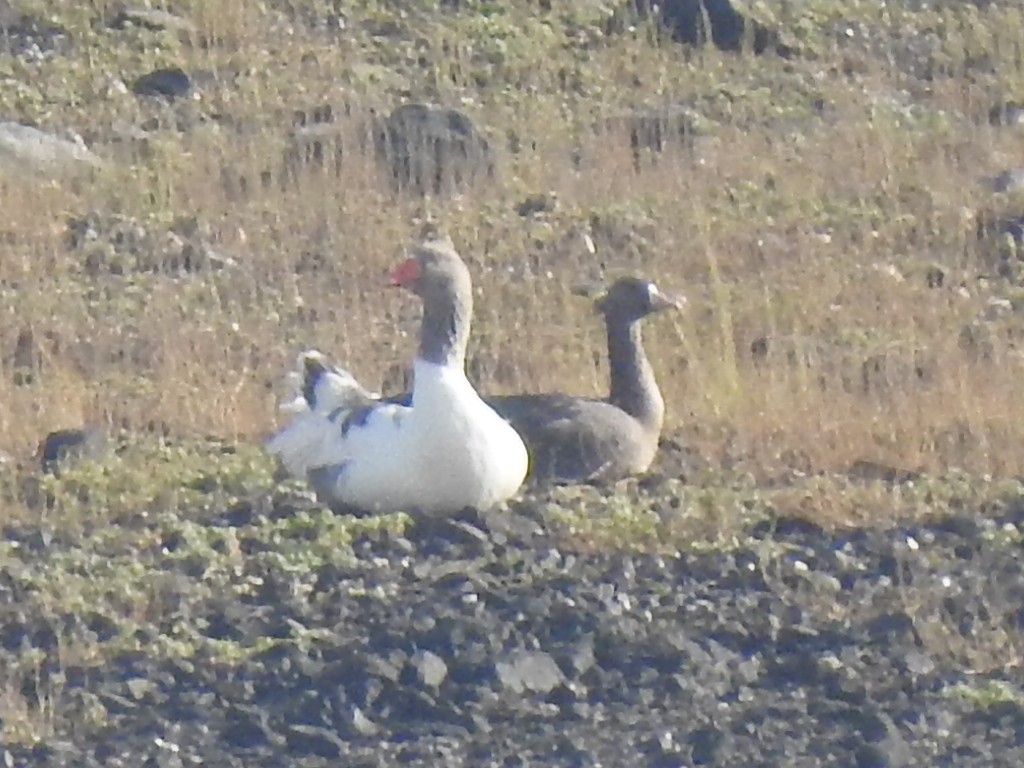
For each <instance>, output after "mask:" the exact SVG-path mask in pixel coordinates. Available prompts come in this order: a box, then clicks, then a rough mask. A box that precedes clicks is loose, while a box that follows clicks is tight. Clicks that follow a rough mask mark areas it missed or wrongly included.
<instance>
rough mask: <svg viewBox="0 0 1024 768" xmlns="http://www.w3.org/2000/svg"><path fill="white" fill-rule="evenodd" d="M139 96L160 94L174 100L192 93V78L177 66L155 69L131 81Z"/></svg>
mask: <svg viewBox="0 0 1024 768" xmlns="http://www.w3.org/2000/svg"><path fill="white" fill-rule="evenodd" d="M132 91H133V92H134V93H135V94H137V95H139V96H161V97H163V98H166V99H169V100H172V101H173V100H174V99H177V98H179V97H182V96H188V95H189V94H190V93H192V79H191V78H190V77H189V76H188V75H187V74H185V71H184V70H182V69H180V68H178V67H170V68H165V69H156V70H153V71H152V72H150V73H148V74H145V75H143V76H142V77H140V78H139V79H138V80H136V81H135V82H134V83H132Z"/></svg>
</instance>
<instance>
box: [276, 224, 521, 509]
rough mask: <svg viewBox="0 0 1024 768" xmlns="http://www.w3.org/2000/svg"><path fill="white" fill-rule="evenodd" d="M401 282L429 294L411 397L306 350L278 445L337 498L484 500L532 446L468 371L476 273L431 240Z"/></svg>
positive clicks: (512, 475)
mask: <svg viewBox="0 0 1024 768" xmlns="http://www.w3.org/2000/svg"><path fill="white" fill-rule="evenodd" d="M390 282H391V285H395V286H401V287H404V288H406V289H408V290H409V291H411V292H412V293H414V294H416V295H417V296H419V297H420V298H421V299H422V300H423V322H422V327H421V329H420V344H419V353H418V354H417V356H416V360H415V363H414V367H413V371H414V380H413V391H412V402H411V404H410V405H408V406H406V405H399V404H396V403H388V402H382V401H381V400H380V399H379V397H378V396H377V395H376V394H373V393H371V392H369V391H367V390H366V389H364V388H363V387H362V386H360V385H359V383H358V382H357V381H356V380H355V379H354V378H353V377H352V376H351V375H350V374H349V373H347V372H346V371H343V370H340V369H338V368H333V367H331V366H329V365H327V364H326V362H325V359H324V357H323V355H321V354H320V353H319V352H313V351H309V352H304V353H302V354H301V355H300V356H299V363H300V371H299V372H298V373H297V375H296V378H297V382H296V383H297V384H298V386H299V395H298V396H297V397H296V399H295V401H294V402H292V403H289V404H287V405H285V406H282V409H283V410H289V411H291V412H293V413H294V414H295V415H294V417H293V420H292V422H291V423H290V424H289V425H288V426H286V427H285V428H284V429H283V430H281V431H280V432H279V433H277V434H276V435H274V437H272V438H271V439H270V441H269V443H268V445H267V448H268V450H269V451H270V452H271V453H273V454H275V455H277V456H279V457H280V459H281V461H282V463H283V464H284V466H285V468H286V469H287V470H288V471H289V472H290V473H291V474H292V475H294V476H296V477H304V478H307V479H308V481H309V483H310V485H311V486H312V487H313V489H314V490H315V491H316V493H317V495H318V497H319V498H320V499H321V500H322V501H323V502H324V503H327V504H330V505H332V506H338V505H340V506H344V507H354V508H357V509H360V510H365V511H371V512H392V511H399V510H406V511H419V512H422V513H427V514H444V513H454V512H458V511H460V510H462V509H464V508H466V507H472V508H474V509H478V510H480V509H486V508H488V507H491V506H493V505H495V504H497V503H499V502H501V501H504V500H505V499H507V498H509V497H510V496H512V495H513V494H514V493H515V492H516V491H517V490H518V489H519V486H520V485H522V482H523V479H524V478H525V477H526V470H527V463H528V458H527V453H526V447H525V445H524V444H523V441H522V439H521V438H520V437H519V435H518V433H516V431H515V430H514V429H513V428H512V427H511V426H509V424H508V423H507V422H506V421H505V420H504V419H502V418H501V417H500V416H498V414H497V413H495V412H494V411H493V410H492V409H491V408H490V407H489V406H488V405H486V404H485V403H484V402H483V400H481V399H480V397H479V395H477V393H476V391H475V390H474V389H473V386H472V385H471V384H470V383H469V381H468V379H467V378H466V373H465V367H466V345H467V342H468V339H469V328H470V319H471V316H472V313H473V291H472V284H471V282H470V276H469V270H468V269H466V265H465V264H464V263H463V261H462V259H461V258H459V255H458V254H457V253H456V252H455V249H454V247H453V246H452V244H451V241H449V240H447V239H444V240H429V241H427V242H425V243H423V244H421V245H420V246H418V247H416V248H414V249H413V251H412V253H411V255H410V258H408V259H407V260H406V261H404V262H403V263H402V264H400V265H399V266H397V267H396V268H395V269H394V270H393V271H392V272H391V276H390Z"/></svg>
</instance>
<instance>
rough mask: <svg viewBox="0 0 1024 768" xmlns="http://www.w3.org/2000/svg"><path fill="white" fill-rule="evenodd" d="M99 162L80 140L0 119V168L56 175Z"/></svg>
mask: <svg viewBox="0 0 1024 768" xmlns="http://www.w3.org/2000/svg"><path fill="white" fill-rule="evenodd" d="M102 164H103V163H102V161H101V160H100V158H99V157H97V156H96V155H95V154H93V153H92V152H91V151H90V150H89V148H88V147H86V146H85V143H84V142H82V141H81V140H78V141H69V140H68V139H62V138H60V137H59V136H55V135H53V134H52V133H47V132H45V131H41V130H39V129H38V128H33V127H32V126H30V125H23V124H21V123H14V122H0V167H3V168H6V169H7V170H10V171H22V172H25V171H28V172H31V173H33V174H35V175H37V176H43V177H45V176H50V177H59V176H64V175H67V174H69V173H74V172H80V171H82V170H83V169H94V168H99V167H100V166H101V165H102Z"/></svg>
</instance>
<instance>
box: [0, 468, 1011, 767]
mask: <svg viewBox="0 0 1024 768" xmlns="http://www.w3.org/2000/svg"><path fill="white" fill-rule="evenodd" d="M660 482H667V481H665V480H663V479H658V478H655V479H653V480H651V481H648V483H649V484H650V485H651V486H652V487H656V486H657V485H658V483H660ZM300 506H301V505H300ZM1010 507H1012V505H1008V506H1007V507H1005V508H1000V509H999V510H996V511H992V512H991V513H990V514H988V515H987V516H984V517H982V516H977V515H975V514H968V515H964V516H952V517H947V518H943V519H939V520H933V521H931V522H930V523H928V524H927V525H915V526H913V527H900V528H891V529H889V530H871V531H854V532H846V533H839V534H831V533H828V532H826V531H824V530H822V529H820V528H818V527H817V526H815V525H813V524H809V523H807V522H803V521H798V520H785V519H783V520H778V519H776V520H764V519H763V520H761V521H760V522H758V523H754V524H752V525H751V527H750V528H749V530H747V531H746V532H745V533H744V535H743V536H742V537H741V538H742V541H736V542H735V543H734V545H733V546H730V547H728V548H726V549H718V548H715V549H714V550H713V551H712V550H711V549H708V551H693V552H686V553H679V554H674V555H671V556H669V555H663V556H653V555H638V554H624V553H618V554H610V553H597V554H594V553H587V552H584V551H581V548H579V547H577V548H575V549H576V551H572V549H571V548H570V547H569V546H567V544H566V541H567V539H566V537H565V536H564V535H561V536H557V537H556V536H555V535H553V534H552V533H551V531H550V530H549V527H548V526H546V525H545V520H544V514H543V512H542V510H543V509H545V501H544V500H543V498H541V497H535V498H534V497H530V498H526V499H524V500H523V501H521V502H518V503H517V504H516V505H515V506H514V507H513V508H512V509H511V510H509V511H506V512H502V513H495V514H492V515H489V516H487V517H486V518H480V517H476V516H467V517H465V518H463V519H459V520H456V521H453V522H451V523H447V522H446V523H434V524H426V523H424V524H420V525H417V526H413V527H411V528H410V529H408V530H407V531H406V532H405V533H404V534H401V533H387V532H380V533H377V534H368V535H366V536H363V537H362V538H360V539H359V540H357V541H356V542H355V544H354V546H353V547H352V552H351V554H352V556H351V557H347V558H341V559H338V560H336V561H334V562H332V563H329V564H324V565H321V566H318V567H316V568H314V569H312V570H311V571H309V572H308V574H304V575H301V576H300V575H297V574H298V569H296V570H294V572H293V574H292V575H289V569H288V568H282V567H270V566H269V565H268V563H270V562H271V561H270V560H268V559H267V557H269V556H271V555H273V554H274V553H275V550H276V549H279V548H280V546H279V545H275V544H274V542H272V541H268V540H266V538H265V537H264V536H262V535H256V534H255V533H254V532H255V531H256V530H257V527H258V526H259V525H260V524H264V523H266V522H267V521H268V520H273V519H280V520H286V519H289V518H294V517H295V516H296V515H298V514H300V510H298V509H297V508H296V506H295V505H294V504H291V503H288V502H284V501H282V500H281V498H275V499H271V498H267V499H258V500H253V501H251V502H245V503H240V504H237V505H235V506H234V507H233V508H232V509H231V510H230V511H229V512H227V513H225V514H221V515H214V516H213V517H212V518H208V519H207V521H206V524H207V525H208V526H209V529H210V530H224V529H226V528H228V527H231V528H232V529H233V531H234V532H235V536H236V540H237V548H238V555H239V558H240V559H239V563H240V564H239V566H238V568H237V569H236V571H235V573H234V574H233V576H232V577H231V579H232V582H233V583H234V585H235V586H236V587H237V586H238V584H240V583H243V582H244V583H247V584H248V585H249V588H248V589H245V590H241V591H239V590H237V589H235V590H217V589H211V590H208V591H207V592H205V593H203V596H202V597H201V599H200V598H197V597H196V593H194V592H188V589H187V588H186V587H185V586H183V585H184V583H185V582H189V583H191V581H203V580H204V579H206V578H207V575H208V570H209V564H208V563H204V562H203V561H202V559H201V558H193V557H189V558H184V559H182V560H181V561H175V562H176V564H175V565H174V566H173V567H171V566H168V567H167V570H166V572H165V573H164V574H163V577H164V579H165V581H164V582H161V584H162V586H161V588H160V589H161V593H160V594H159V595H157V596H154V600H155V601H157V602H158V603H159V605H160V607H161V610H160V611H158V612H157V613H156V614H155V615H158V616H159V617H160V619H159V620H155V621H152V622H150V623H148V624H147V623H146V622H145V621H141V622H140V625H139V626H140V629H139V630H138V631H137V632H136V635H135V637H134V640H135V641H136V642H135V643H134V644H133V645H132V647H126V648H124V649H122V650H119V651H116V652H114V651H111V652H109V653H107V654H106V655H105V658H104V660H103V662H102V663H97V662H96V661H95V660H90V659H88V658H76V657H75V654H74V652H73V650H72V649H71V646H70V644H69V643H68V642H67V641H66V640H64V641H61V640H60V639H59V638H66V637H68V636H77V635H76V633H79V634H81V633H83V632H86V633H91V634H89V635H88V636H89V637H92V638H94V639H98V640H99V641H103V640H104V639H105V638H106V637H108V636H112V635H113V634H114V633H115V630H114V627H113V624H112V623H111V621H110V620H108V619H107V618H106V617H105V615H104V613H103V611H102V610H95V611H92V612H90V611H84V612H83V613H81V614H80V615H76V616H65V617H64V618H63V619H62V620H61V623H60V627H59V628H58V627H57V626H56V625H55V624H54V622H52V621H45V620H42V619H39V618H37V617H35V616H32V615H27V614H26V612H25V610H24V609H23V608H22V609H21V610H19V609H18V607H17V606H18V605H19V604H20V605H22V606H24V605H27V604H29V602H30V601H29V600H28V598H29V597H30V596H28V595H26V594H25V592H24V587H23V586H22V585H21V584H20V583H19V571H18V568H19V567H20V565H19V561H17V560H8V561H7V562H6V563H5V564H4V565H3V566H0V591H2V592H4V593H7V597H8V598H9V600H8V608H6V609H4V610H3V611H2V612H0V616H3V621H2V622H0V649H2V656H3V657H4V658H5V659H6V660H7V662H8V663H9V664H13V663H14V661H15V660H16V659H22V660H24V658H26V654H27V653H28V652H29V651H30V650H31V649H34V650H35V652H36V653H38V655H39V658H40V659H41V661H40V663H39V666H38V667H37V671H36V673H35V674H33V675H26V676H23V677H22V678H20V685H21V691H20V693H21V694H22V695H23V696H24V697H25V699H26V700H28V701H40V702H44V703H45V702H47V701H49V702H50V703H51V704H52V705H53V711H54V715H53V718H52V721H51V727H52V736H51V737H50V738H46V739H44V740H43V741H42V742H41V743H39V744H38V745H36V746H35V747H33V748H29V747H26V746H24V745H22V746H13V745H9V746H7V747H6V748H5V749H6V751H5V753H4V758H5V760H6V762H5V763H3V764H4V765H8V766H111V767H113V766H132V767H133V768H134V767H135V766H140V765H147V766H184V765H211V766H212V765H216V766H236V765H237V766H242V765H244V766H274V767H275V768H277V767H278V766H281V765H290V766H328V765H329V766H336V765H346V766H371V765H395V764H403V765H422V766H427V765H431V766H433V765H437V766H442V765H443V766H520V765H522V766H526V765H530V766H532V765H537V766H620V765H621V766H633V765H650V766H686V765H723V766H777V765H787V766H818V765H822V766H825V765H835V766H850V765H856V766H936V765H957V766H993V765H1017V764H1020V763H1021V761H1022V760H1024V743H1022V737H1024V732H1022V728H1024V710H1022V703H1024V675H1022V674H1021V671H1020V668H1019V660H1020V651H1021V647H1022V644H1021V643H1020V641H1019V640H1018V639H1017V638H1018V635H1019V632H1018V626H1019V624H1020V622H1021V620H1022V618H1024V614H1022V612H1021V608H1020V606H1021V605H1022V599H1021V598H1022V595H1024V579H1022V575H1024V572H1022V557H1021V547H1020V540H1021V537H1020V531H1021V530H1022V528H1021V526H1024V508H1022V509H1012V508H1010ZM6 537H7V540H8V541H13V540H18V541H19V542H20V544H21V546H20V551H21V552H22V554H23V556H24V558H25V562H28V561H29V560H31V559H32V558H38V557H39V556H40V554H39V553H40V552H52V551H57V550H61V549H64V548H68V549H73V548H74V547H77V546H80V543H79V542H75V541H74V540H73V539H72V538H71V537H67V538H66V539H62V538H61V537H60V536H59V535H58V536H57V537H56V538H55V539H53V538H49V537H46V538H44V539H43V540H39V539H38V536H37V535H34V534H32V533H31V532H30V531H27V530H26V529H19V531H18V532H15V531H14V529H12V528H9V529H8V530H7V532H6ZM159 546H160V547H161V549H162V551H164V552H167V551H171V552H172V553H173V551H174V550H175V549H176V548H177V547H180V546H182V544H181V542H180V541H179V540H177V539H175V538H174V536H168V535H165V536H164V538H163V540H162V541H160V542H159ZM168 562H172V561H168ZM185 595H190V596H188V597H185ZM190 633H191V634H190ZM187 636H193V637H196V636H201V637H200V639H202V640H203V641H204V643H205V644H204V643H200V644H194V645H193V646H192V647H196V648H200V649H201V650H199V651H198V652H195V653H170V654H169V653H167V652H166V648H167V647H168V644H169V643H170V644H173V642H174V641H175V639H176V638H184V637H187ZM257 639H259V641H260V642H256V641H257ZM229 647H231V648H246V649H247V650H246V651H245V652H242V653H236V654H235V655H230V654H227V653H226V652H219V653H218V652H213V651H212V650H211V649H216V648H222V649H223V648H229ZM157 648H161V649H164V650H161V651H159V652H158V651H157V650H156V649H157ZM202 649H205V650H202ZM55 691H57V692H58V693H55Z"/></svg>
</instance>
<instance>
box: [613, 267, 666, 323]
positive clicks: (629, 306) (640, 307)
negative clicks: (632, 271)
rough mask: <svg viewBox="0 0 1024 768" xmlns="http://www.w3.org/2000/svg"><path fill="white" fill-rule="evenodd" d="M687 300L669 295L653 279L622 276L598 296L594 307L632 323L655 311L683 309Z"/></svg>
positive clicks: (615, 317)
mask: <svg viewBox="0 0 1024 768" xmlns="http://www.w3.org/2000/svg"><path fill="white" fill-rule="evenodd" d="M685 303H686V299H685V298H684V297H683V296H676V295H672V294H667V293H665V292H664V291H662V290H661V289H660V288H658V286H657V285H655V284H654V283H652V282H651V281H650V280H643V279H641V278H638V277H622V278H619V279H618V280H616V281H615V282H614V283H613V284H612V286H611V288H609V289H608V290H607V291H606V292H605V293H604V294H603V295H602V296H599V297H598V298H597V299H596V301H595V302H594V307H595V309H596V310H597V311H598V312H600V313H601V314H603V315H604V316H605V317H606V318H609V319H612V318H614V319H618V320H620V321H623V322H626V323H632V322H636V321H637V320H641V319H643V318H645V317H647V316H648V315H651V314H654V313H655V312H661V311H662V310H666V309H680V308H682V306H683V305H684V304H685Z"/></svg>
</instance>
